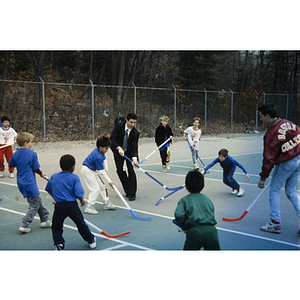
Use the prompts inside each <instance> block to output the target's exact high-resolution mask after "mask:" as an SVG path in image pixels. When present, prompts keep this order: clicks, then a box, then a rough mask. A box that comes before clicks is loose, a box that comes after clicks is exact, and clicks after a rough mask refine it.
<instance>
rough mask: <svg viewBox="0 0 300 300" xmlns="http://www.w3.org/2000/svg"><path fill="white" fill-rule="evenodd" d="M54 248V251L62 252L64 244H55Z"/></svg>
mask: <svg viewBox="0 0 300 300" xmlns="http://www.w3.org/2000/svg"><path fill="white" fill-rule="evenodd" d="M55 246H56V249H54V250H56V251H62V250H65V245H64V244H57V245H55Z"/></svg>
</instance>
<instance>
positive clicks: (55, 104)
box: [0, 79, 299, 141]
mask: <svg viewBox="0 0 300 300" xmlns="http://www.w3.org/2000/svg"><path fill="white" fill-rule="evenodd" d="M0 81H2V80H0ZM241 96H242V94H241V93H238V92H234V91H224V90H222V91H206V90H201V91H199V90H184V89H179V88H178V89H177V88H175V86H173V87H172V88H155V87H137V86H135V85H134V83H133V84H132V85H131V86H122V87H121V86H103V85H93V83H92V82H91V84H86V85H85V84H81V85H79V84H67V83H50V82H44V81H42V79H41V82H38V83H37V82H29V81H10V80H6V81H5V96H4V101H3V105H2V107H3V109H2V112H1V113H2V116H3V115H7V116H9V118H10V119H11V126H12V127H13V128H14V129H15V130H16V131H17V132H20V131H29V132H31V133H33V134H34V135H35V140H36V141H43V140H44V141H62V140H67V141H68V140H73V141H74V140H75V141H76V140H90V139H96V138H97V137H98V136H99V135H101V134H104V133H108V134H110V133H111V131H112V130H113V128H114V125H115V119H116V118H117V117H118V116H124V117H126V115H127V113H128V112H135V113H136V114H137V116H138V122H137V129H138V130H139V131H140V132H141V137H153V136H154V134H155V129H156V127H157V126H158V125H159V118H160V116H162V115H167V116H168V117H169V118H170V121H169V125H170V126H171V127H172V129H173V132H174V133H175V135H177V136H178V135H181V134H182V133H183V131H184V129H185V128H186V127H188V126H190V125H192V122H193V118H194V117H196V116H197V117H200V118H201V129H202V133H203V134H219V133H228V132H245V131H248V132H249V131H254V130H263V127H262V124H261V123H260V122H259V119H258V113H257V106H258V105H260V104H262V103H264V102H265V103H268V102H270V103H274V104H275V106H276V108H277V111H278V113H279V116H280V117H282V118H288V119H290V120H291V121H293V122H295V123H297V122H296V120H298V114H299V109H298V106H297V103H298V102H297V101H298V97H299V95H288V94H265V93H263V94H255V92H253V95H252V96H251V97H250V98H249V97H248V98H247V97H241Z"/></svg>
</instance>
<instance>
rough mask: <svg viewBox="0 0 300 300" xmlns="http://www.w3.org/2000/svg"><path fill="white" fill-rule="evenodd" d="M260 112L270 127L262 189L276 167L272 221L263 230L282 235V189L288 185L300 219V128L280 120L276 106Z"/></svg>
mask: <svg viewBox="0 0 300 300" xmlns="http://www.w3.org/2000/svg"><path fill="white" fill-rule="evenodd" d="M258 112H259V117H260V120H261V121H263V122H264V123H265V124H266V125H267V126H268V130H267V132H266V134H265V136H264V153H263V156H264V159H263V165H262V171H261V173H260V174H259V175H260V180H259V182H258V187H259V188H264V187H265V181H266V179H267V178H268V177H269V174H270V172H271V171H272V169H273V167H274V166H275V168H274V172H273V175H272V180H271V183H270V192H269V203H270V209H271V211H270V218H271V221H270V222H269V223H268V224H266V225H265V226H262V227H261V228H260V229H261V230H263V231H267V232H273V233H280V232H281V226H280V222H281V219H280V190H281V188H282V186H283V184H284V183H285V193H286V195H287V197H288V199H289V200H290V201H291V202H292V204H293V206H294V208H295V210H296V213H297V215H298V217H299V218H300V204H299V202H300V201H299V195H298V192H297V188H298V183H299V176H300V128H299V127H298V126H297V125H295V124H293V123H292V122H291V121H288V120H284V119H281V118H279V117H278V116H277V112H276V109H275V107H274V105H273V104H263V105H262V106H260V107H259V108H258ZM298 234H300V230H299V231H298Z"/></svg>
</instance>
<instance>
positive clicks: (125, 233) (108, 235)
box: [84, 219, 130, 239]
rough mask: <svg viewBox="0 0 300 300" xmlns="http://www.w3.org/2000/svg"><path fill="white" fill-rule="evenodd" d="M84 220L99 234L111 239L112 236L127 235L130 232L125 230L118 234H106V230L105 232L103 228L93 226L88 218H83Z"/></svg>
mask: <svg viewBox="0 0 300 300" xmlns="http://www.w3.org/2000/svg"><path fill="white" fill-rule="evenodd" d="M84 221H85V222H86V223H87V224H88V225H89V226H91V227H93V228H94V229H96V230H98V231H99V232H100V233H101V234H103V235H104V236H106V237H108V238H110V239H112V238H116V237H119V236H123V235H127V234H129V233H130V231H126V232H123V233H120V234H114V235H111V234H108V233H107V232H105V231H104V230H102V229H100V228H98V227H97V226H95V225H94V224H92V223H91V222H89V221H88V220H86V219H84Z"/></svg>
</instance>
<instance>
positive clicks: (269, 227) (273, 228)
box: [260, 220, 281, 233]
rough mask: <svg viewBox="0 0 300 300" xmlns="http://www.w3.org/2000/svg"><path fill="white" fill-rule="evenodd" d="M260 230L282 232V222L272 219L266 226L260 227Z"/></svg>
mask: <svg viewBox="0 0 300 300" xmlns="http://www.w3.org/2000/svg"><path fill="white" fill-rule="evenodd" d="M260 230H262V231H266V232H272V233H280V232H281V226H280V223H278V224H275V223H273V222H272V220H271V221H270V222H269V223H268V224H266V225H265V226H262V227H260Z"/></svg>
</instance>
